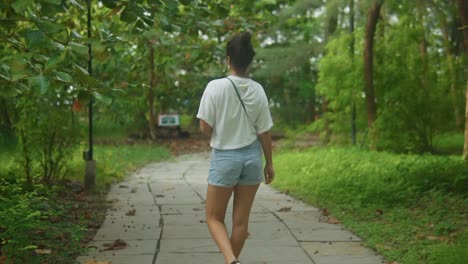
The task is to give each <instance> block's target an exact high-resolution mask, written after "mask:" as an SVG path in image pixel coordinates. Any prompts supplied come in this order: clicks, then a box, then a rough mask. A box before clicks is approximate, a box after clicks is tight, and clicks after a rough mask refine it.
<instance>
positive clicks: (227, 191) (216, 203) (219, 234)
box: [206, 185, 236, 264]
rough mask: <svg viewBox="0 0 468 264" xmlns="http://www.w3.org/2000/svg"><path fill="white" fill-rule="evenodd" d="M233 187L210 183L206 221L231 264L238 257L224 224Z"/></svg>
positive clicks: (226, 259)
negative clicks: (235, 254)
mask: <svg viewBox="0 0 468 264" xmlns="http://www.w3.org/2000/svg"><path fill="white" fill-rule="evenodd" d="M233 189H234V188H233V187H230V188H223V187H217V186H213V185H208V190H207V192H206V223H207V224H208V229H209V230H210V233H211V237H212V238H213V240H214V241H215V242H216V245H218V248H219V249H220V250H221V252H222V253H223V255H224V261H225V263H226V264H230V263H231V262H232V261H234V260H235V259H236V257H235V256H234V252H233V251H232V246H231V241H230V240H229V235H228V232H227V229H226V225H225V224H224V217H225V216H226V208H227V205H228V202H229V198H231V194H232V191H233Z"/></svg>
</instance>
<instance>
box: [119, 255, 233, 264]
mask: <svg viewBox="0 0 468 264" xmlns="http://www.w3.org/2000/svg"><path fill="white" fill-rule="evenodd" d="M223 262H224V258H223V256H222V255H221V254H220V253H169V252H161V253H160V254H158V257H157V259H156V264H188V263H190V264H220V263H223ZM112 264H114V263H112Z"/></svg>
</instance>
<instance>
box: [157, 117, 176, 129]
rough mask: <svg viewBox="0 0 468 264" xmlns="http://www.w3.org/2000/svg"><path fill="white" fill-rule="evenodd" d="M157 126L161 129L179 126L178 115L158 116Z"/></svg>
mask: <svg viewBox="0 0 468 264" xmlns="http://www.w3.org/2000/svg"><path fill="white" fill-rule="evenodd" d="M158 126H161V127H171V126H180V119H179V115H176V114H175V115H174V114H173V115H166V114H161V115H158Z"/></svg>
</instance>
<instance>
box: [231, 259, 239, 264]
mask: <svg viewBox="0 0 468 264" xmlns="http://www.w3.org/2000/svg"><path fill="white" fill-rule="evenodd" d="M231 264H240V261H238V260H237V259H236V260H234V261H233V262H231Z"/></svg>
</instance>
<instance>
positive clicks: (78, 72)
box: [73, 64, 101, 87]
mask: <svg viewBox="0 0 468 264" xmlns="http://www.w3.org/2000/svg"><path fill="white" fill-rule="evenodd" d="M73 75H74V76H75V77H76V78H77V80H78V81H80V82H81V83H82V84H83V85H84V86H88V87H97V86H99V85H100V84H101V82H100V81H99V80H97V79H96V78H93V77H92V76H90V75H89V73H88V71H87V70H85V69H83V68H82V67H80V66H78V65H76V64H75V65H74V66H73Z"/></svg>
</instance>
